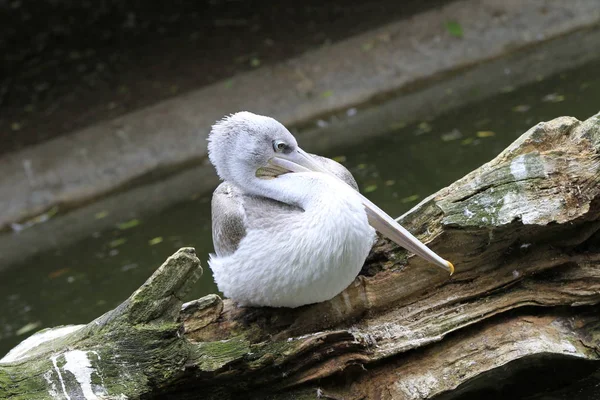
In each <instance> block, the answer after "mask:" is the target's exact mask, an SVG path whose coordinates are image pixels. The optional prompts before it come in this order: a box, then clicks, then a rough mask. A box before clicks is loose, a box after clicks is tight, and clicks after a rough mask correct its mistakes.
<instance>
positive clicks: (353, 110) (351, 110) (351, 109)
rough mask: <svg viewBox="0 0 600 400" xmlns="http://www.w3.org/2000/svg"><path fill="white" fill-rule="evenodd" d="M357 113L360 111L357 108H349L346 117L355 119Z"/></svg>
mask: <svg viewBox="0 0 600 400" xmlns="http://www.w3.org/2000/svg"><path fill="white" fill-rule="evenodd" d="M357 112H358V110H357V109H356V108H354V107H352V108H349V109H347V110H346V115H347V116H349V117H354V116H355V115H356V113H357Z"/></svg>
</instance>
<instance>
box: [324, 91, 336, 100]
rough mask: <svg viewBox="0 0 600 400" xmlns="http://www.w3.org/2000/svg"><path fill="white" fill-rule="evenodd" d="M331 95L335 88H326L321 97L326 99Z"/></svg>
mask: <svg viewBox="0 0 600 400" xmlns="http://www.w3.org/2000/svg"><path fill="white" fill-rule="evenodd" d="M331 96H333V90H326V91H324V92H323V93H321V97H322V98H324V99H327V98H329V97H331Z"/></svg>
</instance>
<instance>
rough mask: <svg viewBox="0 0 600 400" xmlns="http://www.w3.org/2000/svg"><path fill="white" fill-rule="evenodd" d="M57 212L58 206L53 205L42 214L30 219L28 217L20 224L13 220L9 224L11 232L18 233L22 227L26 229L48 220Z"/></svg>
mask: <svg viewBox="0 0 600 400" xmlns="http://www.w3.org/2000/svg"><path fill="white" fill-rule="evenodd" d="M57 213H58V207H56V206H55V207H52V208H51V209H50V210H48V211H47V212H45V213H43V214H40V215H37V216H35V217H33V218H31V219H28V220H27V221H25V222H23V223H22V224H19V223H17V222H13V223H12V224H10V227H11V229H12V230H13V232H15V233H19V232H21V231H22V230H24V229H27V228H30V227H32V226H34V225H37V224H41V223H42V222H46V221H48V220H49V219H50V218H52V217H54V216H55V215H56V214H57Z"/></svg>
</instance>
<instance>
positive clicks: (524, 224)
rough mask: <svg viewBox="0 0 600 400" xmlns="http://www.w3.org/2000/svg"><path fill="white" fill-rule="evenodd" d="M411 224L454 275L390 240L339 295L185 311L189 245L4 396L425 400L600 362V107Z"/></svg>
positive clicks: (62, 338) (416, 214)
mask: <svg viewBox="0 0 600 400" xmlns="http://www.w3.org/2000/svg"><path fill="white" fill-rule="evenodd" d="M401 222H402V224H403V225H404V226H405V227H406V228H407V229H409V230H411V231H412V232H413V233H415V234H416V235H417V236H419V237H420V238H421V239H422V240H424V241H425V242H427V243H428V244H429V245H430V247H432V249H434V250H435V251H436V252H438V253H439V254H441V255H443V256H444V257H445V258H447V259H450V260H452V261H453V262H455V265H456V268H457V270H456V273H455V275H453V276H452V277H448V276H447V275H446V274H445V273H443V272H442V271H438V270H437V269H435V268H431V267H430V266H428V265H425V263H424V262H423V261H422V260H420V259H418V258H416V257H414V256H412V255H410V254H408V253H407V252H406V251H404V250H402V249H399V248H398V247H396V246H395V245H393V244H392V243H390V242H389V241H387V240H383V239H382V240H380V241H379V242H378V243H377V244H376V246H375V248H374V249H373V251H372V253H371V255H370V256H369V258H368V259H367V262H366V265H365V268H364V269H363V273H362V274H361V275H360V276H359V277H357V279H356V280H355V281H354V283H353V284H352V285H351V286H350V287H348V288H347V289H346V290H345V291H344V292H343V293H341V294H340V295H339V296H337V297H336V298H334V299H332V300H331V301H328V302H325V303H320V304H315V305H311V306H305V307H301V308H298V309H293V310H289V309H267V308H261V309H259V308H238V307H236V306H235V305H234V304H232V303H231V302H230V301H228V300H224V301H223V300H221V299H220V298H219V297H218V296H215V295H211V296H206V297H204V298H202V299H199V300H196V301H192V302H189V303H186V304H183V305H182V302H181V298H182V297H183V296H184V295H185V293H186V291H187V290H188V288H189V287H190V286H191V285H193V284H194V282H195V281H196V280H197V279H198V277H199V276H200V274H201V271H202V270H201V268H200V262H199V260H198V259H197V257H196V256H195V254H194V252H193V250H192V249H182V250H180V251H178V252H177V253H175V254H174V255H173V256H172V257H170V258H169V259H168V260H167V261H166V262H165V264H163V266H161V267H160V268H159V269H158V270H157V272H156V273H155V274H154V275H153V276H152V277H151V278H150V279H149V280H148V282H146V283H145V284H144V285H143V286H142V287H141V288H140V289H139V290H138V291H136V292H135V293H134V294H133V295H132V296H131V297H130V298H129V299H128V300H126V301H125V302H124V303H123V304H122V305H121V306H119V307H118V308H117V309H115V310H113V311H111V312H109V313H107V314H105V315H103V316H101V317H99V318H98V319H96V320H95V321H92V322H91V323H89V324H87V325H84V326H78V327H66V328H65V327H63V328H58V329H55V330H47V331H44V332H41V333H38V334H36V335H34V336H33V337H32V338H30V339H28V340H27V341H26V342H24V343H23V344H22V345H20V346H19V347H17V348H15V349H14V350H13V351H12V352H11V353H9V355H8V356H7V357H6V358H5V359H3V360H2V361H0V398H10V399H37V398H39V399H47V398H55V399H64V398H71V399H79V398H87V399H124V398H178V399H185V398H197V397H198V396H199V393H201V394H202V397H203V398H218V399H224V398H225V399H226V398H239V396H240V395H242V394H243V395H244V396H246V397H248V393H252V394H253V396H255V397H256V398H273V399H287V398H295V399H300V398H311V399H314V398H315V397H316V395H317V389H318V391H319V392H318V393H319V395H321V396H323V397H326V398H327V397H329V398H343V399H364V398H394V399H426V398H432V397H434V396H438V395H440V394H443V393H450V392H453V391H456V390H457V388H458V391H460V390H461V385H462V384H464V383H465V382H468V381H470V380H472V379H473V378H475V377H477V376H480V375H481V374H484V373H489V372H490V371H491V372H493V371H495V370H498V369H499V368H500V367H502V366H504V365H507V364H508V363H511V362H513V361H515V360H519V359H522V358H525V357H534V356H538V355H540V354H545V355H550V356H555V357H570V358H579V359H585V360H598V359H599V358H600V312H599V311H600V307H599V306H598V305H599V303H600V115H596V116H594V117H592V118H590V119H588V120H586V121H584V122H580V121H578V120H576V119H574V118H569V117H563V118H558V119H555V120H553V121H550V122H546V123H540V124H538V125H536V126H535V127H533V128H532V129H530V130H529V131H528V132H526V133H525V134H524V135H523V136H521V137H520V138H519V139H518V140H517V141H515V142H514V143H513V144H512V145H511V146H509V147H508V148H507V149H506V150H505V151H504V152H502V153H501V154H500V155H499V156H498V157H496V158H495V159H494V160H492V161H491V162H489V163H487V164H485V165H483V166H482V167H480V168H479V169H477V170H475V171H473V172H472V173H470V174H468V175H467V176H465V177H464V178H462V179H460V180H458V181H457V182H455V183H454V184H452V185H451V186H449V187H447V188H445V189H443V190H441V191H439V192H438V193H436V194H434V195H433V196H430V197H429V198H427V199H425V200H424V201H423V202H421V203H420V204H419V205H418V206H416V207H415V208H413V209H412V210H411V211H410V212H409V213H407V214H406V215H404V216H403V217H402V218H401ZM53 336H54V337H53ZM415 349H419V350H418V351H409V350H415Z"/></svg>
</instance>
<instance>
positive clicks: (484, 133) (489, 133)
mask: <svg viewBox="0 0 600 400" xmlns="http://www.w3.org/2000/svg"><path fill="white" fill-rule="evenodd" d="M495 135H496V132H493V131H479V132H477V137H480V138H486V137H492V136H495Z"/></svg>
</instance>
